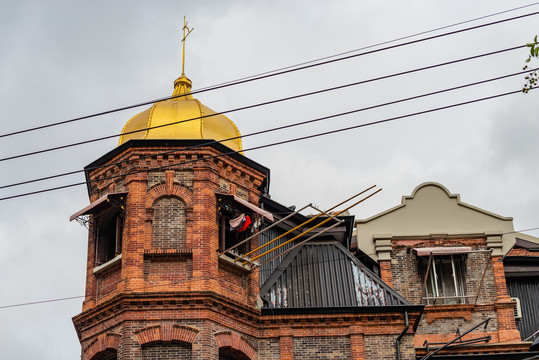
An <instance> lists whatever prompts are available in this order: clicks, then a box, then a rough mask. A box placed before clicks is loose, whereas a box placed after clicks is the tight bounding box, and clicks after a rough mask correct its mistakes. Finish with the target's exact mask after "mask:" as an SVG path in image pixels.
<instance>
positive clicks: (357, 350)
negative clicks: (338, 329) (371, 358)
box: [350, 326, 365, 360]
mask: <svg viewBox="0 0 539 360" xmlns="http://www.w3.org/2000/svg"><path fill="white" fill-rule="evenodd" d="M350 345H351V347H352V359H353V360H363V359H365V352H364V342H363V332H362V329H361V327H358V326H353V327H352V328H351V329H350Z"/></svg>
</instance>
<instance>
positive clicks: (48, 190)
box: [0, 88, 536, 201]
mask: <svg viewBox="0 0 539 360" xmlns="http://www.w3.org/2000/svg"><path fill="white" fill-rule="evenodd" d="M534 89H536V88H532V89H531V90H534ZM519 93H522V89H519V90H514V91H509V92H505V93H501V94H496V95H491V96H487V97H482V98H477V99H473V100H468V101H464V102H460V103H455V104H451V105H445V106H441V107H437V108H432V109H428V110H422V111H418V112H414V113H409V114H406V115H400V116H395V117H391V118H386V119H383V120H378V121H372V122H368V123H363V124H359V125H353V126H348V127H345V128H340V129H335V130H330V131H325V132H321V133H317V134H312V135H306V136H302V137H298V138H293V139H288V140H283V141H279V142H275V143H270V144H265V145H259V146H255V147H252V148H249V149H243V152H248V151H254V150H260V149H265V148H268V147H273V146H278V145H284V144H288V143H292V142H296V141H302V140H307V139H312V138H316V137H320V136H325V135H330V134H336V133H340V132H344V131H350V130H354V129H359V128H362V127H367V126H372V125H379V124H383V123H387V122H392V121H396V120H400V119H404V118H409V117H413V116H418V115H424V114H428V113H431V112H436V111H441V110H446V109H450V108H454V107H458V106H463V105H469V104H473V103H477V102H481V101H486V100H492V99H496V98H499V97H503V96H508V95H514V94H519ZM330 117H334V116H328V117H326V118H330ZM239 152H240V151H229V152H226V153H222V154H219V155H214V156H206V157H204V160H211V159H215V158H219V157H223V156H227V155H231V154H236V153H239ZM197 161H200V159H196V160H189V161H184V162H179V163H173V164H169V165H165V166H160V167H155V168H149V169H145V170H139V171H134V172H130V174H135V173H139V172H148V171H155V170H163V169H167V168H170V167H173V166H180V165H184V164H188V163H192V162H197ZM123 176H125V175H124V174H122V175H114V176H109V177H105V178H101V179H99V180H95V181H103V180H108V179H112V178H117V177H123ZM91 182H92V181H84V182H79V183H73V184H68V185H62V186H57V187H52V188H48V189H42V190H36V191H31V192H27V193H22V194H16V195H11V196H5V197H2V198H0V201H3V200H9V199H15V198H19V197H24V196H29V195H35V194H41V193H45V192H50V191H55V190H60V189H66V188H70V187H74V186H80V185H87V184H90V183H91Z"/></svg>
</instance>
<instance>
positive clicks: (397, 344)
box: [395, 311, 410, 360]
mask: <svg viewBox="0 0 539 360" xmlns="http://www.w3.org/2000/svg"><path fill="white" fill-rule="evenodd" d="M409 328H410V322H409V321H408V311H405V312H404V329H402V331H401V333H400V334H399V336H398V337H397V340H395V350H396V351H397V360H401V339H402V337H403V336H404V334H406V332H407V331H408V329H409Z"/></svg>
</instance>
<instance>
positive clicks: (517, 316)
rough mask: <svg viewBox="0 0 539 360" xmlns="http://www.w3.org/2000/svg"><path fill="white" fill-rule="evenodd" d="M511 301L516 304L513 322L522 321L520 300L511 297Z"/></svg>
mask: <svg viewBox="0 0 539 360" xmlns="http://www.w3.org/2000/svg"><path fill="white" fill-rule="evenodd" d="M511 301H514V302H516V303H517V304H516V305H515V308H514V312H515V320H516V321H520V320H522V308H521V307H520V299H519V298H517V297H512V298H511Z"/></svg>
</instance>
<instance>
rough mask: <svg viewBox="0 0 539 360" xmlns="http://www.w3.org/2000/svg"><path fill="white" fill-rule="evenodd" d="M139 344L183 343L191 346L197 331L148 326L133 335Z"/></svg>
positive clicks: (183, 328) (185, 327)
mask: <svg viewBox="0 0 539 360" xmlns="http://www.w3.org/2000/svg"><path fill="white" fill-rule="evenodd" d="M135 335H136V337H137V340H138V342H139V344H140V345H141V346H142V345H145V344H152V343H156V342H183V343H188V344H193V342H194V341H195V339H196V337H197V335H198V330H197V329H194V328H191V327H188V326H183V325H172V324H164V325H155V326H149V327H147V328H144V329H142V330H139V331H137V332H136V333H135Z"/></svg>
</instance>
